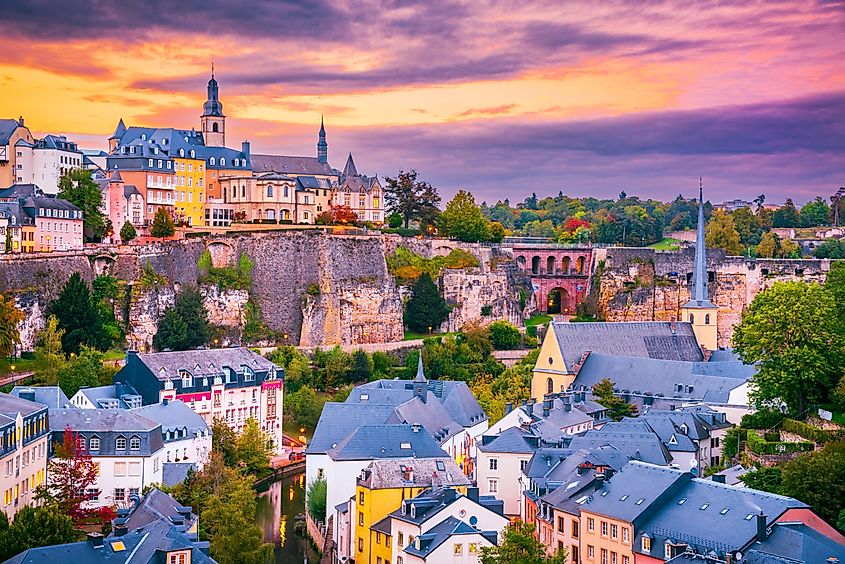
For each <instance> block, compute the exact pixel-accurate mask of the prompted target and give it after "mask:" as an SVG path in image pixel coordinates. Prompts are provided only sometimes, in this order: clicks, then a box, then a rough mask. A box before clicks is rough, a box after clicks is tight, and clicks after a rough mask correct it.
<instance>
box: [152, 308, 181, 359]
mask: <svg viewBox="0 0 845 564" xmlns="http://www.w3.org/2000/svg"><path fill="white" fill-rule="evenodd" d="M187 341H188V324H187V323H185V320H184V319H182V316H180V315H179V312H177V311H176V310H175V309H174V308H172V307H171V308H167V309H166V310H164V315H163V316H162V317H161V319H159V320H158V329H157V330H156V334H155V335H154V336H153V347H155V348H156V349H157V350H160V351H163V350H176V351H179V350H185V349H186V348H188V347H187V345H186V344H185V343H186V342H187Z"/></svg>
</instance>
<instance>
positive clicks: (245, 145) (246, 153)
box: [241, 141, 249, 160]
mask: <svg viewBox="0 0 845 564" xmlns="http://www.w3.org/2000/svg"><path fill="white" fill-rule="evenodd" d="M241 153H243V154H244V156H245V157H246V159H247V160H249V141H243V142H242V143H241Z"/></svg>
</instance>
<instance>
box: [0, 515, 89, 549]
mask: <svg viewBox="0 0 845 564" xmlns="http://www.w3.org/2000/svg"><path fill="white" fill-rule="evenodd" d="M78 537H79V531H77V530H76V529H75V528H74V526H73V519H71V517H70V516H69V515H67V514H66V513H64V512H63V511H62V510H61V508H59V507H58V506H57V505H43V506H41V507H31V506H24V507H22V508H21V510H20V511H18V512H17V514H16V515H15V520H14V521H13V522H12V524H11V525H9V521H8V519H7V518H6V514H5V513H2V512H0V560H2V561H4V562H5V561H6V560H7V559H9V558H11V557H12V556H15V555H16V554H20V553H21V552H23V551H24V550H27V549H30V548H36V547H39V546H50V545H55V544H65V543H69V542H74V541H76V540H77V539H78Z"/></svg>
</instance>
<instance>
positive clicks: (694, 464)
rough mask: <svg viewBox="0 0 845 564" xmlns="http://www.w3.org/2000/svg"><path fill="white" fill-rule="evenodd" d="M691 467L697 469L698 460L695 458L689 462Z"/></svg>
mask: <svg viewBox="0 0 845 564" xmlns="http://www.w3.org/2000/svg"><path fill="white" fill-rule="evenodd" d="M689 466H690V468H695V467H696V466H698V460H696V459H694V458H693V459H692V460H690V461H689Z"/></svg>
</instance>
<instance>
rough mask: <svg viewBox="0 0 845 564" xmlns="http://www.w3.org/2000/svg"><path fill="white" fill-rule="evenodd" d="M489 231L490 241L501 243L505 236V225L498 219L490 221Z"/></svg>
mask: <svg viewBox="0 0 845 564" xmlns="http://www.w3.org/2000/svg"><path fill="white" fill-rule="evenodd" d="M487 232H488V233H489V234H490V241H491V242H493V243H501V242H502V240H503V239H504V238H505V227H504V226H503V225H502V224H501V223H499V222H498V221H491V222H490V223H488V224H487Z"/></svg>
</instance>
